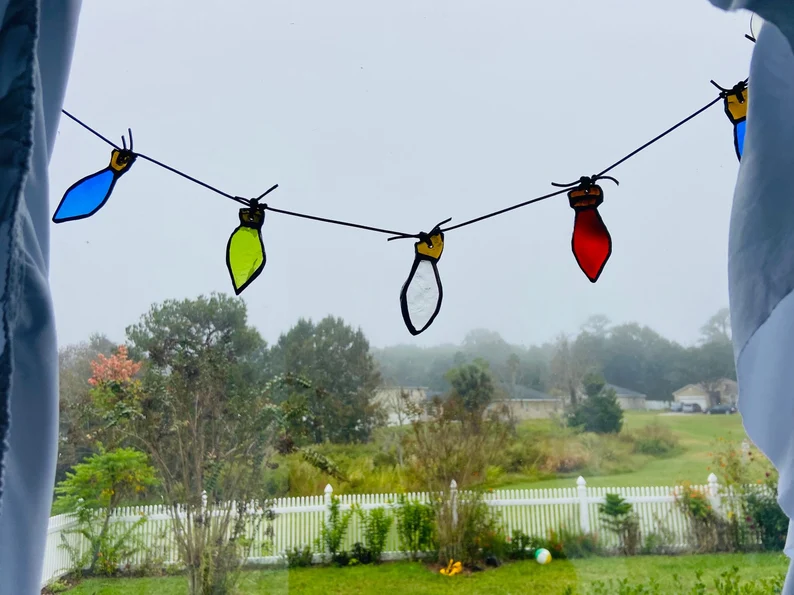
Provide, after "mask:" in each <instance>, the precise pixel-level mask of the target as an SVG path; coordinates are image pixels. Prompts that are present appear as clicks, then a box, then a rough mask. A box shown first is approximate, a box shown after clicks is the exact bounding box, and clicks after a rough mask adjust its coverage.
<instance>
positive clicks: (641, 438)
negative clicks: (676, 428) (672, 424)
mask: <svg viewBox="0 0 794 595" xmlns="http://www.w3.org/2000/svg"><path fill="white" fill-rule="evenodd" d="M633 439H634V452H636V453H640V454H645V455H651V456H654V457H663V456H667V455H670V454H671V453H673V452H674V451H675V449H676V448H677V447H678V438H676V436H675V434H674V433H673V431H672V430H671V429H670V428H668V427H667V426H663V425H662V424H660V423H659V422H658V421H654V422H653V423H652V424H648V425H647V426H645V427H644V428H643V429H642V431H641V432H637V433H636V434H633Z"/></svg>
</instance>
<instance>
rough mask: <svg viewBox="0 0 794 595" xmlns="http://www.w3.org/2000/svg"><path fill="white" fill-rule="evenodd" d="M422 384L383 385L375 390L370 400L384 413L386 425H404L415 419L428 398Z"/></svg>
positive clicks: (422, 409) (426, 390)
mask: <svg viewBox="0 0 794 595" xmlns="http://www.w3.org/2000/svg"><path fill="white" fill-rule="evenodd" d="M428 392H429V391H428V389H427V388H426V387H423V386H384V387H380V388H378V389H376V390H375V394H374V395H373V397H372V401H373V402H374V403H375V404H376V405H379V406H380V407H381V408H382V409H383V411H384V412H385V413H386V425H387V426H404V425H407V424H410V423H411V422H412V421H413V420H415V419H417V415H416V411H417V410H419V411H424V408H425V404H426V403H427V400H428V399H429V398H430V396H429V395H428Z"/></svg>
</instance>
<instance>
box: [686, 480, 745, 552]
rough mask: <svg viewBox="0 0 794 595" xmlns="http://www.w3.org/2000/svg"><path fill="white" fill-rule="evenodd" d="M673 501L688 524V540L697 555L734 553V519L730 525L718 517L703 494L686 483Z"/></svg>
mask: <svg viewBox="0 0 794 595" xmlns="http://www.w3.org/2000/svg"><path fill="white" fill-rule="evenodd" d="M676 502H677V504H678V507H679V510H681V512H682V513H683V514H684V515H685V516H686V518H687V521H688V525H689V540H688V541H689V543H690V544H692V545H693V546H694V548H695V549H696V551H697V552H699V553H706V552H733V551H736V549H737V542H736V531H735V529H736V527H735V523H736V519H735V518H734V521H733V522H729V521H728V520H726V519H724V518H723V517H721V516H720V515H718V514H717V513H716V511H715V510H714V508H713V507H712V506H711V503H710V502H709V498H708V496H707V495H706V493H705V492H703V491H701V490H700V489H698V488H694V487H692V486H691V485H689V484H686V483H685V484H684V485H683V486H682V489H681V491H680V492H679V493H678V494H677V495H676Z"/></svg>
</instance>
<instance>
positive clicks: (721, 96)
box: [62, 79, 749, 240]
mask: <svg viewBox="0 0 794 595" xmlns="http://www.w3.org/2000/svg"><path fill="white" fill-rule="evenodd" d="M748 80H749V79H745V80H744V81H743V83H739V85H742V84H743V85H745V86H746V84H747V81H748ZM712 84H714V85H715V86H717V87H718V88H719V89H720V94H719V95H718V96H717V97H716V98H714V99H713V100H711V101H710V102H709V103H707V104H706V105H704V106H703V107H701V108H700V109H698V110H696V111H694V112H693V113H691V114H690V115H688V116H687V117H686V118H684V119H683V120H681V121H679V122H678V123H676V124H674V125H673V126H671V127H670V128H668V129H667V130H665V131H664V132H662V133H661V134H659V135H657V136H655V137H653V138H652V139H651V140H649V141H648V142H647V143H645V144H643V145H641V146H640V147H638V148H636V149H634V150H633V151H632V152H631V153H629V154H627V155H625V156H624V157H622V158H621V159H619V160H618V161H616V162H615V163H613V164H612V165H610V166H609V167H607V168H606V169H604V170H602V171H601V172H599V173H597V174H595V175H593V176H590V177H589V178H587V179H589V180H590V182H591V183H594V182H595V180H597V179H599V178H608V179H611V180H614V181H615V182H617V180H615V179H614V178H610V177H609V176H606V175H605V174H606V173H608V172H610V171H612V170H613V169H615V168H616V167H618V166H619V165H621V164H623V163H624V162H626V161H627V160H629V159H631V158H632V157H634V156H635V155H637V154H638V153H640V152H641V151H644V150H645V149H647V148H648V147H650V146H651V145H653V144H654V143H656V142H658V141H659V140H661V139H663V138H664V137H665V136H667V135H668V134H670V133H671V132H673V131H674V130H676V129H678V128H680V127H681V126H683V125H684V124H686V123H687V122H689V121H690V120H692V119H694V118H696V117H697V116H699V115H700V114H702V113H703V112H705V111H706V110H707V109H709V108H710V107H712V106H713V105H715V104H716V103H719V102H720V101H721V100H722V99H724V98H725V96H726V94H728V93H731V92H734V90H735V89H736V88H738V87H739V85H737V86H736V87H735V88H734V89H723V88H722V87H719V85H717V84H716V83H714V81H712ZM62 111H63V113H64V114H66V115H67V116H69V118H71V119H72V120H74V121H75V122H77V123H78V124H79V125H80V126H82V127H83V128H85V129H86V130H88V131H89V132H91V133H92V134H94V135H95V136H97V137H98V138H100V139H102V140H103V141H105V142H106V143H107V144H109V145H110V146H112V147H114V148H116V149H119V150H121V148H120V147H119V146H118V145H116V144H115V143H113V142H111V141H110V140H109V139H107V138H106V137H104V136H102V135H101V134H100V133H99V132H97V131H96V130H94V129H93V128H91V127H90V126H88V125H87V124H86V123H85V122H83V121H81V120H79V119H78V118H76V117H75V116H73V115H72V114H70V113H69V112H67V111H66V110H62ZM130 142H132V131H130ZM136 155H137V156H138V157H141V158H142V159H145V160H147V161H149V162H151V163H154V164H155V165H158V166H160V167H162V168H164V169H167V170H168V171H170V172H172V173H175V174H177V175H179V176H182V177H183V178H185V179H187V180H190V181H191V182H194V183H196V184H198V185H200V186H203V187H204V188H207V189H208V190H212V191H213V192H216V193H217V194H220V195H221V196H224V197H226V198H228V199H230V200H234V201H237V202H239V203H242V204H245V205H249V204H250V203H251V201H250V200H249V199H245V198H241V197H239V196H234V195H232V194H228V193H227V192H224V191H222V190H219V189H218V188H215V187H214V186H210V185H209V184H207V183H206V182H202V181H201V180H199V179H198V178H194V177H193V176H190V175H188V174H186V173H184V172H182V171H179V170H178V169H176V168H173V167H171V166H170V165H166V164H165V163H163V162H162V161H158V160H156V159H154V158H152V157H149V156H148V155H144V154H142V153H136ZM584 179H585V178H581V179H580V181H579V182H575V183H572V184H565V185H563V184H556V183H553V182H552V186H556V187H560V188H563V189H562V190H558V191H555V192H550V193H548V194H544V195H542V196H537V197H535V198H531V199H529V200H525V201H523V202H520V203H517V204H514V205H511V206H509V207H505V208H503V209H499V210H498V211H493V212H490V213H486V214H485V215H480V216H479V217H475V218H474V219H469V220H468V221H464V222H462V223H458V224H456V225H452V226H450V227H447V228H446V229H439V230H438V231H440V232H443V233H446V232H449V231H453V230H455V229H460V228H461V227H466V226H467V225H472V224H474V223H479V222H480V221H485V220H486V219H490V218H491V217H496V216H498V215H503V214H505V213H509V212H510V211H514V210H516V209H520V208H522V207H525V206H528V205H531V204H534V203H536V202H540V201H543V200H546V199H548V198H553V197H555V196H559V195H560V194H565V193H566V192H568V189H569V188H570V187H571V186H575V185H576V184H580V183H582V180H584ZM277 187H278V184H276V185H275V186H273V187H272V188H270V189H269V190H268V191H267V192H265V193H264V194H262V195H261V196H260V197H259V198H262V197H264V196H265V195H266V194H268V193H269V192H271V191H273V190H275V189H276V188H277ZM259 198H257V199H255V200H259ZM262 208H264V209H266V210H268V211H272V212H274V213H280V214H282V215H288V216H290V217H299V218H301V219H309V220H311V221H318V222H321V223H330V224H332V225H340V226H344V227H352V228H355V229H363V230H366V231H373V232H376V233H382V234H387V235H390V236H394V237H391V238H389V240H396V239H402V238H418V237H420V236H419V235H418V234H408V233H403V232H399V231H394V230H390V229H384V228H381V227H373V226H370V225H363V224H360V223H352V222H350V221H342V220H339V219H329V218H326V217H318V216H316V215H308V214H306V213H297V212H295V211H287V210H284V209H279V208H276V207H271V206H269V205H262ZM448 221H450V219H448V220H447V221H445V222H444V223H446V222H448ZM440 225H443V223H442V224H440Z"/></svg>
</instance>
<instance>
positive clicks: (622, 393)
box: [606, 383, 647, 398]
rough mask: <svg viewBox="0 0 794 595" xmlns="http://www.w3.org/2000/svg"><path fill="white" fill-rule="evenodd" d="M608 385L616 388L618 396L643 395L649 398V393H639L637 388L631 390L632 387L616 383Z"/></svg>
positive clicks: (636, 396)
mask: <svg viewBox="0 0 794 595" xmlns="http://www.w3.org/2000/svg"><path fill="white" fill-rule="evenodd" d="M606 387H607V388H611V389H612V390H614V391H615V393H616V394H617V396H619V397H635V398H639V397H643V398H647V395H644V394H642V393H638V392H637V391H636V390H631V389H630V388H624V387H622V386H617V385H615V384H609V383H607V385H606Z"/></svg>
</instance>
